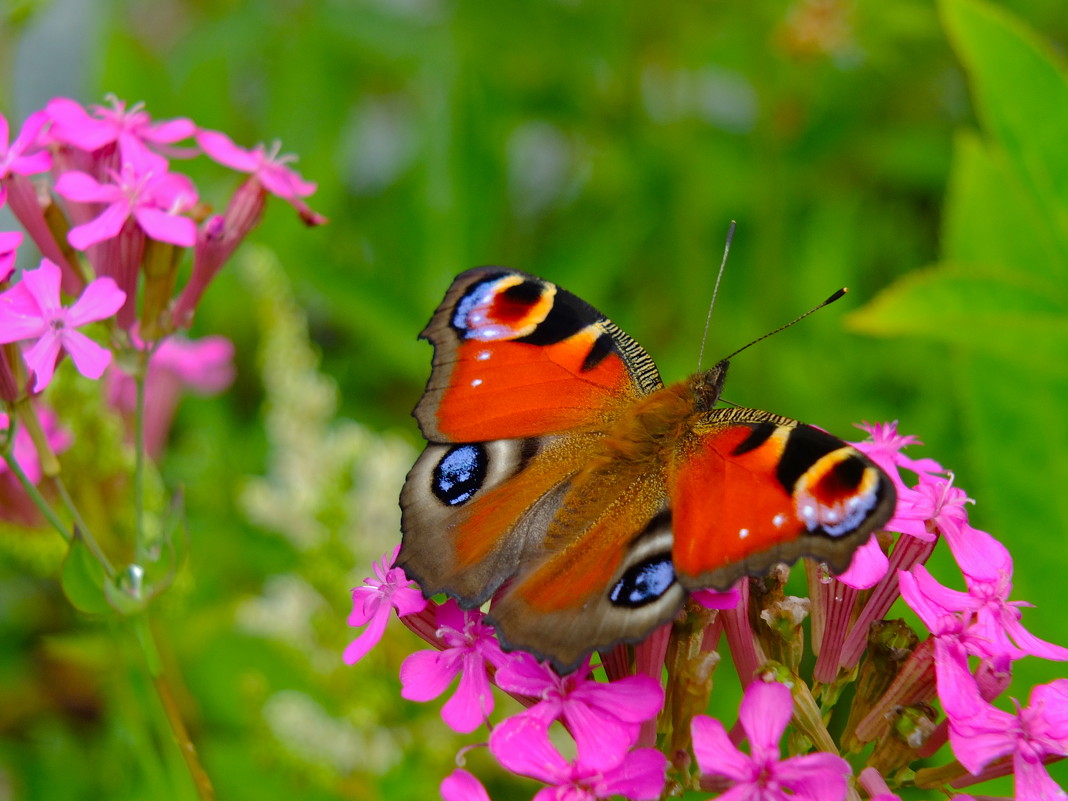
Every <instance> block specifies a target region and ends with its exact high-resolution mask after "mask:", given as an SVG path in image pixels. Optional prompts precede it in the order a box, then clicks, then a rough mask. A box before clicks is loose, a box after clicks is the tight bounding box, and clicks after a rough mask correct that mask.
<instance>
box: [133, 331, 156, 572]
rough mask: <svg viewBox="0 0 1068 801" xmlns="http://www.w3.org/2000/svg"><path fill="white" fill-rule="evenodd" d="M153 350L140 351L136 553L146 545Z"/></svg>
mask: <svg viewBox="0 0 1068 801" xmlns="http://www.w3.org/2000/svg"><path fill="white" fill-rule="evenodd" d="M153 350H154V349H153V348H150V349H148V350H142V351H138V354H139V364H138V370H137V379H136V381H137V408H136V411H135V412H134V532H135V537H136V543H135V547H136V553H137V554H139V555H140V554H141V553H142V548H143V547H144V544H145V386H146V385H147V383H148V362H149V359H150V358H151V355H152V352H153Z"/></svg>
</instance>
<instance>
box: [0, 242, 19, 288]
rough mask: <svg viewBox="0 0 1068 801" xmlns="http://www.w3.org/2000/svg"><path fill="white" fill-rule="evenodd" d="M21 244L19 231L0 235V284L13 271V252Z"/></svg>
mask: <svg viewBox="0 0 1068 801" xmlns="http://www.w3.org/2000/svg"><path fill="white" fill-rule="evenodd" d="M21 244H22V234H21V233H20V232H19V231H4V232H2V233H0V284H2V283H3V282H4V281H6V280H7V279H8V278H10V277H11V273H13V272H14V271H15V251H16V250H18V247H19V245H21Z"/></svg>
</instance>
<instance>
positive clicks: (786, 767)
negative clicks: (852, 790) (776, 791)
mask: <svg viewBox="0 0 1068 801" xmlns="http://www.w3.org/2000/svg"><path fill="white" fill-rule="evenodd" d="M852 774H853V770H852V769H851V768H850V767H849V763H848V762H846V761H845V760H844V759H842V758H841V757H840V756H836V755H835V754H828V753H823V752H821V753H815V754H804V755H802V756H795V757H790V758H789V759H785V760H783V761H782V762H780V763H779V764H778V765H776V766H775V778H776V779H777V780H778V781H779V782H780V783H781V784H782V785H784V786H786V787H789V788H790V790H792V791H793V795H792V796H791V798H796V799H798V801H842V799H844V798H845V796H846V790H847V788H848V782H847V779H848V777H849V776H851V775H852Z"/></svg>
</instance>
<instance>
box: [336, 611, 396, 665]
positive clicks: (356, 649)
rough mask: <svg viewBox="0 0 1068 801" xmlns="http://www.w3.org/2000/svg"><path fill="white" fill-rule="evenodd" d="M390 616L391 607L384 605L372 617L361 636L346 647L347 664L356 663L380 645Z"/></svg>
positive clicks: (344, 657) (345, 657) (343, 656)
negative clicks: (379, 642)
mask: <svg viewBox="0 0 1068 801" xmlns="http://www.w3.org/2000/svg"><path fill="white" fill-rule="evenodd" d="M389 616H390V607H389V606H388V605H383V606H382V608H381V611H380V612H379V613H376V614H375V615H374V616H373V617H371V622H370V623H369V624H368V625H367V628H365V629H364V630H363V631H361V632H360V634H359V636H358V637H357V638H356V639H355V640H353V641H352V642H351V643H349V644H348V647H346V648H345V653H344V654H343V655H342V659H344V660H345V664H346V665H355V664H356V663H357V662H359V661H360V660H361V659H363V658H364V656H366V655H367V652H368V651H370V650H371V649H372V648H374V647H375V646H376V645H378V641H379V640H381V639H382V634H383V632H385V630H386V624H387V623H388V622H389Z"/></svg>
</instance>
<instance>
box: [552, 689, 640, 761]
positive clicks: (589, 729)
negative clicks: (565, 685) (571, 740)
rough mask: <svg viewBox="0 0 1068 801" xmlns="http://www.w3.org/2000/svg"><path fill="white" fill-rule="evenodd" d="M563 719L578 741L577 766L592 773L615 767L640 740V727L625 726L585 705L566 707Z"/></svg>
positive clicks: (627, 724) (576, 743) (617, 720)
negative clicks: (578, 764) (588, 769)
mask: <svg viewBox="0 0 1068 801" xmlns="http://www.w3.org/2000/svg"><path fill="white" fill-rule="evenodd" d="M563 718H564V720H565V721H567V725H568V728H569V729H570V730H571V734H572V735H573V736H574V737H575V745H576V747H577V751H578V762H579V763H581V764H582V765H584V766H586V767H588V768H590V769H593V770H597V771H603V770H608V769H610V768H613V767H615V766H616V765H618V764H619V763H620V762H622V761H623V757H624V756H625V755H626V753H627V750H628V749H629V748H630V747H631V746H632V745H634V743H635V742H637V740H638V734H639V730H640V729H639V726H638V724H636V723H624V722H623V721H621V720H620V719H619V718H617V717H615V716H613V715H610V714H606V713H605V712H604V711H602V710H596V709H593V708H591V707H589V706H587V705H586V704H578V703H573V704H567V705H565V706H564V710H563Z"/></svg>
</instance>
